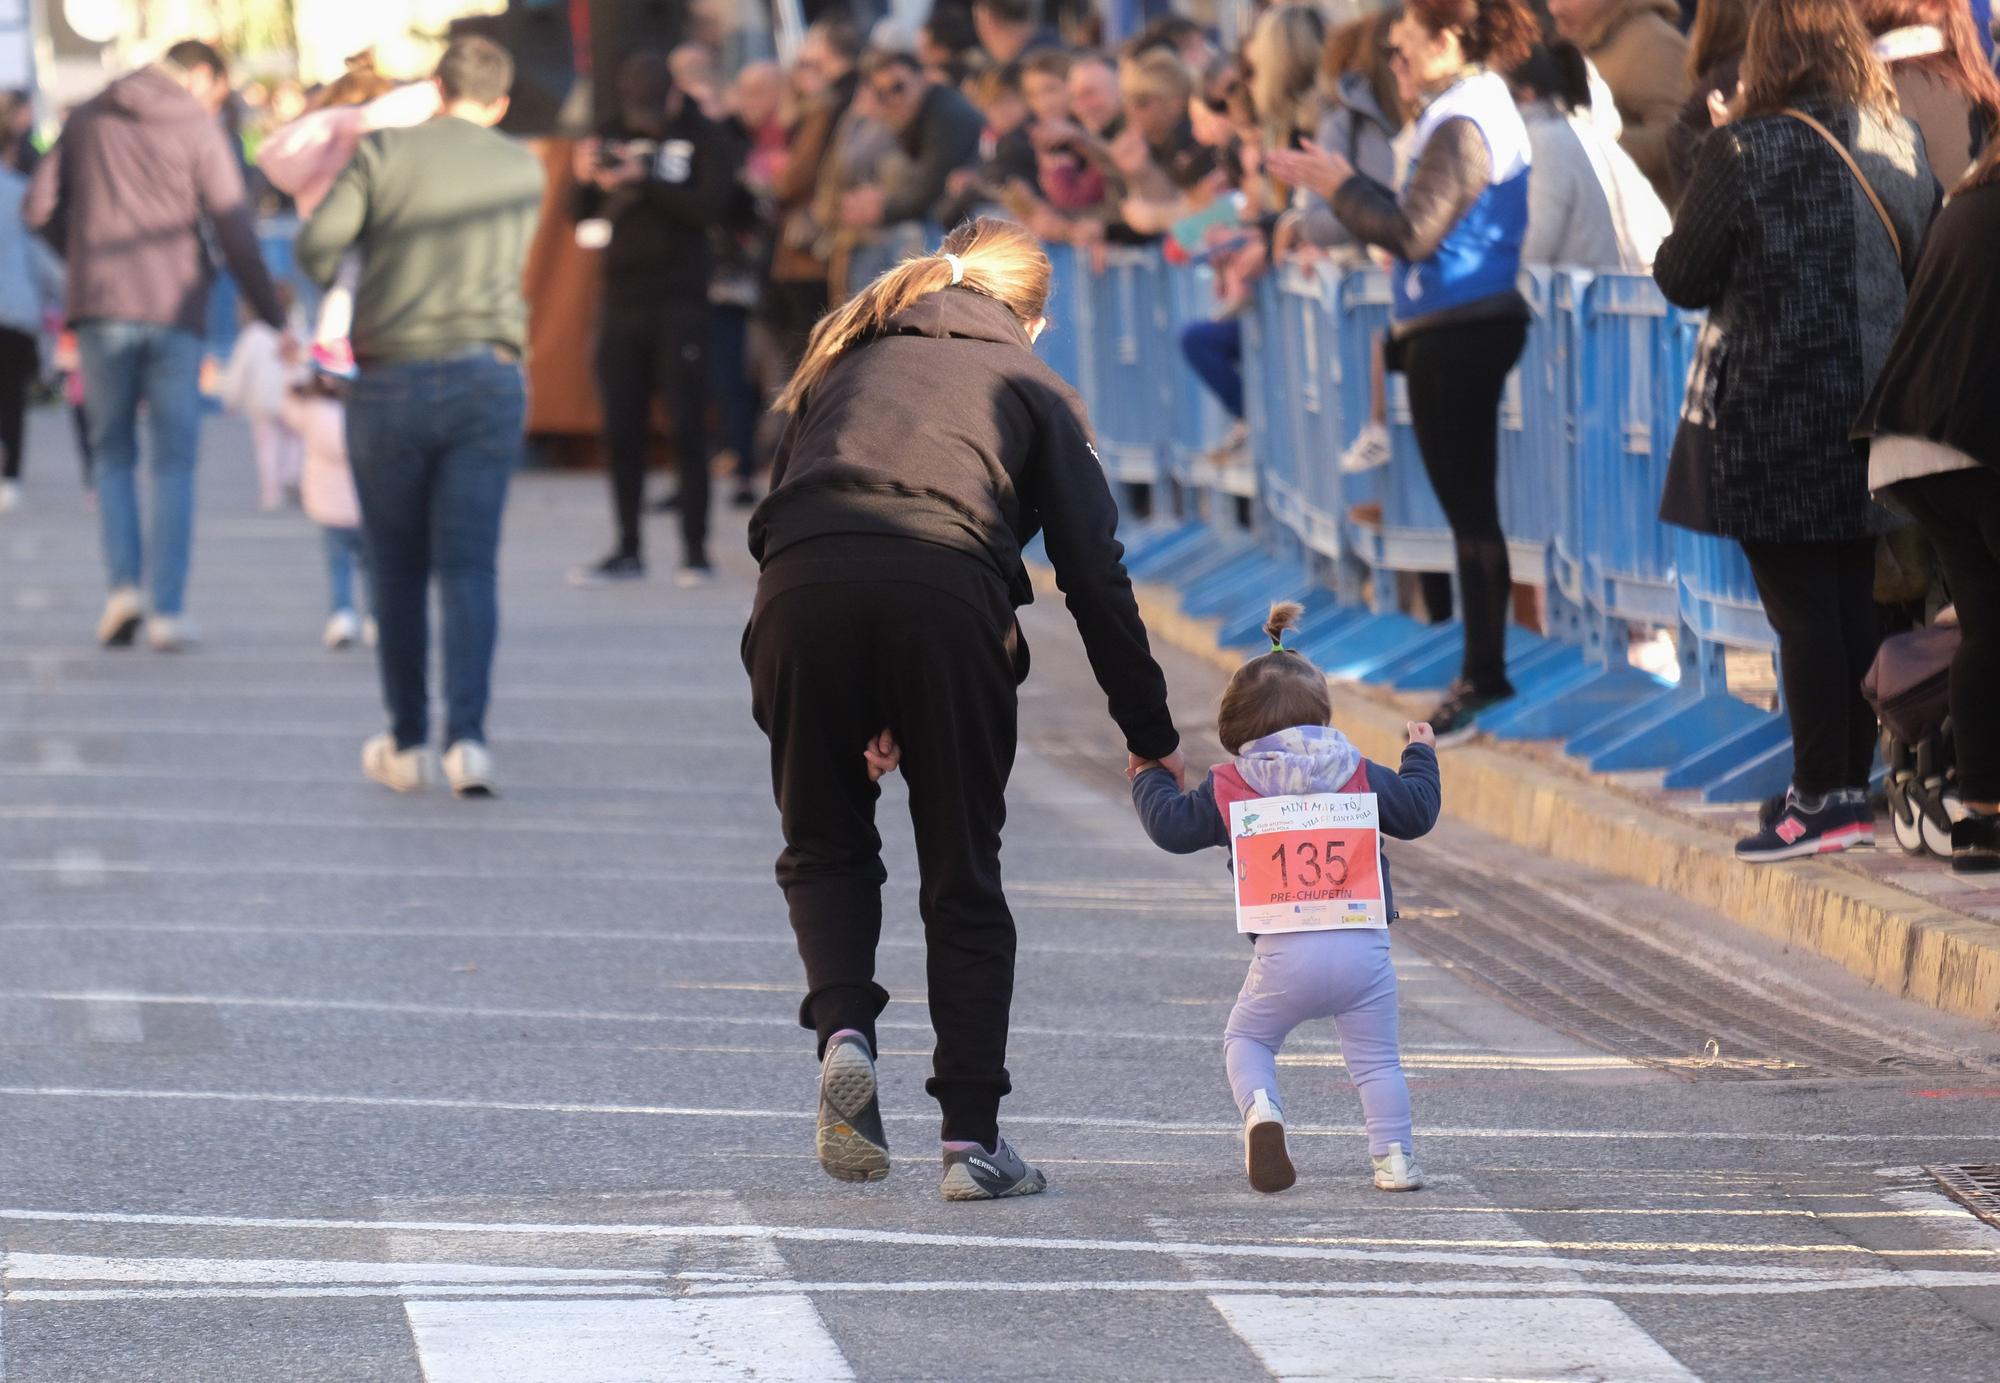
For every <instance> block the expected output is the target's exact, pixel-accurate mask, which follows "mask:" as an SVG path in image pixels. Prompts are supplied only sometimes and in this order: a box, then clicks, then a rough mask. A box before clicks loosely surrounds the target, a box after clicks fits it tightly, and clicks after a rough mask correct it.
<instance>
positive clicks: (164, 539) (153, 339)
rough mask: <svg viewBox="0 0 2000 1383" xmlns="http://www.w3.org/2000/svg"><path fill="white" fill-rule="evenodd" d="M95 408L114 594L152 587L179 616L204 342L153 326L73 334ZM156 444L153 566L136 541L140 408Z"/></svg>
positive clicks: (156, 601) (190, 530) (90, 325)
mask: <svg viewBox="0 0 2000 1383" xmlns="http://www.w3.org/2000/svg"><path fill="white" fill-rule="evenodd" d="M76 343H77V353H78V355H79V356H80V357H81V360H82V364H83V392H84V397H85V398H87V399H88V400H89V401H90V412H89V415H88V417H89V427H90V451H91V453H92V455H93V457H94V459H95V461H96V468H97V494H98V515H99V519H100V522H101V524H102V529H103V537H104V566H105V570H106V574H107V575H108V576H109V577H110V579H111V585H112V587H113V589H116V588H117V587H120V586H137V585H138V584H139V580H140V576H141V574H142V573H144V572H147V571H150V573H151V577H152V588H153V591H152V594H153V613H154V614H157V615H178V614H180V613H181V609H182V606H183V604H184V603H185V599H186V594H187V574H188V559H189V557H190V555H191V554H192V550H193V547H194V458H195V451H196V449H197V447H198V445H199V443H200V440H201V351H202V346H201V338H200V337H198V336H196V335H194V334H193V333H192V332H186V331H181V330H179V329H178V328H175V327H168V326H160V325H158V324H157V323H153V322H110V321H96V322H84V323H82V324H81V325H80V326H78V327H77V329H76ZM142 402H143V403H144V404H145V405H146V423H147V428H148V430H149V431H150V432H151V433H152V434H153V446H152V453H153V460H152V465H153V517H152V533H151V538H152V548H153V560H152V563H151V566H150V568H149V567H148V565H147V563H146V546H145V543H144V542H143V541H142V540H141V538H140V534H139V405H140V404H141V403H142Z"/></svg>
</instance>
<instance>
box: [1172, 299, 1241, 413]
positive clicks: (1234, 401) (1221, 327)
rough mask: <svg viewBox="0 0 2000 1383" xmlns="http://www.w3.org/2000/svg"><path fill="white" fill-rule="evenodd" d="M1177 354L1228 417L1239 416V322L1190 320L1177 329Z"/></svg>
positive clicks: (1232, 319) (1231, 320) (1228, 319)
mask: <svg viewBox="0 0 2000 1383" xmlns="http://www.w3.org/2000/svg"><path fill="white" fill-rule="evenodd" d="M1181 354H1182V355H1184V356H1186V357H1187V363H1188V365H1189V367H1190V368H1192V369H1193V370H1194V372H1195V374H1196V375H1198V376H1200V378H1201V382H1202V383H1203V384H1206V385H1207V386H1208V391H1209V392H1210V393H1211V394H1214V395H1215V397H1216V398H1218V399H1220V400H1221V401H1222V406H1223V407H1224V408H1226V409H1228V410H1229V415H1230V416H1231V417H1232V418H1240V417H1242V416H1243V323H1241V322H1239V321H1238V320H1237V319H1236V318H1234V317H1228V318H1225V319H1223V320H1222V321H1220V322H1191V323H1189V324H1188V325H1187V326H1185V327H1183V328H1182V329H1181Z"/></svg>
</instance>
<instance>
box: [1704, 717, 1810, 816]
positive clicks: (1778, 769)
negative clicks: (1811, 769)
mask: <svg viewBox="0 0 2000 1383" xmlns="http://www.w3.org/2000/svg"><path fill="white" fill-rule="evenodd" d="M1791 781H1792V736H1791V733H1790V730H1789V728H1788V729H1787V732H1786V734H1785V737H1784V738H1783V739H1782V740H1780V741H1779V742H1778V743H1776V744H1774V745H1772V746H1771V747H1770V748H1769V749H1766V750H1765V751H1764V752H1763V753H1761V754H1758V755H1757V756H1756V757H1754V758H1752V759H1749V760H1746V761H1745V762H1744V763H1742V764H1740V765H1739V766H1737V767H1736V768H1735V769H1733V770H1731V771H1730V772H1728V773H1725V774H1723V776H1722V777H1720V778H1717V779H1715V780H1714V781H1712V782H1710V783H1709V784H1708V785H1707V786H1706V787H1704V788H1703V789H1702V790H1701V797H1702V800H1703V801H1704V802H1761V801H1763V800H1764V799H1765V798H1766V797H1769V796H1771V795H1772V794H1774V793H1779V792H1783V791H1784V790H1785V789H1786V788H1787V787H1788V786H1790V785H1791Z"/></svg>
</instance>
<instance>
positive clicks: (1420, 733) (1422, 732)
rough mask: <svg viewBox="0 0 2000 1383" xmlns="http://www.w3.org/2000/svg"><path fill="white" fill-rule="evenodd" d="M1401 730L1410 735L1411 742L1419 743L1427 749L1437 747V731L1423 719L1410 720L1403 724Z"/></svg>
mask: <svg viewBox="0 0 2000 1383" xmlns="http://www.w3.org/2000/svg"><path fill="white" fill-rule="evenodd" d="M1403 732H1404V733H1405V734H1407V735H1408V736H1409V737H1410V743H1411V744H1421V745H1423V746H1425V747H1426V748H1429V749H1435V748H1437V747H1438V737H1437V732H1436V731H1434V730H1432V729H1431V727H1430V726H1429V725H1428V724H1427V723H1425V722H1424V721H1421V720H1413V721H1410V722H1409V723H1408V724H1406V725H1404V726H1403Z"/></svg>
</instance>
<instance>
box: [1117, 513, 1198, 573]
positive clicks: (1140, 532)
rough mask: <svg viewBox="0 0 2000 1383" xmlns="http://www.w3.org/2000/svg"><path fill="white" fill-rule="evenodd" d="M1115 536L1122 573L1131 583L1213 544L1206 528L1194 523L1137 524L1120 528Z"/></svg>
mask: <svg viewBox="0 0 2000 1383" xmlns="http://www.w3.org/2000/svg"><path fill="white" fill-rule="evenodd" d="M1118 537H1119V540H1120V541H1121V542H1123V543H1124V544H1125V570H1126V571H1127V572H1128V573H1130V574H1131V576H1132V578H1133V579H1134V580H1143V579H1144V578H1145V577H1146V576H1147V575H1148V574H1150V573H1151V572H1152V571H1154V570H1155V569H1157V568H1161V567H1164V566H1167V565H1170V564H1172V563H1173V562H1176V561H1179V560H1180V559H1182V558H1184V557H1186V556H1188V555H1190V554H1192V553H1193V552H1194V551H1195V550H1196V549H1198V548H1205V547H1207V546H1209V545H1210V544H1212V543H1214V542H1215V541H1216V538H1215V534H1214V532H1213V531H1212V530H1211V529H1210V528H1209V526H1208V525H1207V524H1205V523H1200V522H1197V521H1189V522H1186V523H1179V522H1171V521H1170V522H1167V523H1163V524H1159V525H1157V526H1156V525H1150V524H1148V525H1140V526H1138V527H1135V528H1132V529H1130V530H1127V529H1126V528H1124V527H1123V525H1121V526H1120V528H1119V532H1118Z"/></svg>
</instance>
